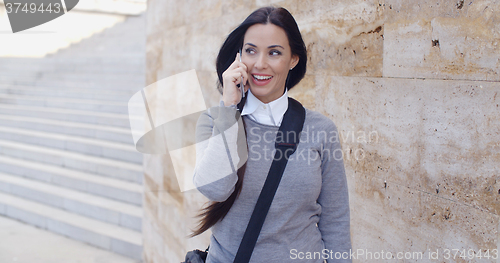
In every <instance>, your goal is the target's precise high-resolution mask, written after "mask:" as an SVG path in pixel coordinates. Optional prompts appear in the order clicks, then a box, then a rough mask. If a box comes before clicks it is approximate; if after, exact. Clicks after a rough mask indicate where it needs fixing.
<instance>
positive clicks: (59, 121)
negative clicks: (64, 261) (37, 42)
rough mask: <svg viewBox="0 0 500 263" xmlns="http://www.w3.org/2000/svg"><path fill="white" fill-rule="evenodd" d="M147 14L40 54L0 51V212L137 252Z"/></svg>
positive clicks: (109, 247)
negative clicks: (136, 125)
mask: <svg viewBox="0 0 500 263" xmlns="http://www.w3.org/2000/svg"><path fill="white" fill-rule="evenodd" d="M144 86H145V17H144V15H141V16H137V17H129V18H128V19H127V20H126V21H125V22H123V23H120V24H118V25H116V26H115V27H113V28H110V29H107V30H105V31H103V32H101V33H99V34H97V35H94V36H92V37H91V38H88V39H85V40H83V41H81V42H80V43H78V44H75V45H72V46H70V47H69V48H67V49H64V50H60V51H59V52H57V53H55V54H52V55H50V56H48V57H45V58H42V59H31V58H0V215H3V216H7V217H11V218H15V219H17V220H20V221H23V222H26V223H29V224H32V225H35V226H38V227H40V228H44V229H48V230H49V231H53V232H55V233H59V234H61V235H65V236H68V237H70V238H73V239H77V240H80V241H83V242H86V243H89V244H92V245H95V246H97V247H101V248H103V249H107V250H110V251H113V252H116V253H119V254H122V255H125V256H128V257H130V258H133V259H136V260H138V261H140V260H141V258H142V236H141V227H142V208H141V205H142V191H143V188H142V154H140V153H139V152H137V151H136V150H135V148H134V144H133V140H132V136H131V132H130V125H129V119H128V118H129V117H128V108H127V107H128V100H129V98H130V97H131V96H132V95H133V94H134V93H135V92H137V91H139V90H141V89H142V88H143V87H144Z"/></svg>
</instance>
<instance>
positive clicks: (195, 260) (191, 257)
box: [182, 248, 208, 263]
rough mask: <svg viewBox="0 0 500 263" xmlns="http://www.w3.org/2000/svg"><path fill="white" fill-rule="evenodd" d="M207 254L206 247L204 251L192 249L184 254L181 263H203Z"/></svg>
mask: <svg viewBox="0 0 500 263" xmlns="http://www.w3.org/2000/svg"><path fill="white" fill-rule="evenodd" d="M207 255H208V248H207V250H205V251H201V250H198V249H196V250H192V251H189V252H188V253H187V254H186V258H185V259H184V262H182V263H205V260H207Z"/></svg>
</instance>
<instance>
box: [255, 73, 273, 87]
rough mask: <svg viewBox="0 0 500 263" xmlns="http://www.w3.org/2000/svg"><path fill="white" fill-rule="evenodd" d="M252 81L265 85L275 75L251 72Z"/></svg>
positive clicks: (258, 84)
mask: <svg viewBox="0 0 500 263" xmlns="http://www.w3.org/2000/svg"><path fill="white" fill-rule="evenodd" d="M251 75H252V81H253V83H254V84H255V85H257V86H265V85H267V84H269V82H271V80H272V78H273V76H271V75H267V74H251Z"/></svg>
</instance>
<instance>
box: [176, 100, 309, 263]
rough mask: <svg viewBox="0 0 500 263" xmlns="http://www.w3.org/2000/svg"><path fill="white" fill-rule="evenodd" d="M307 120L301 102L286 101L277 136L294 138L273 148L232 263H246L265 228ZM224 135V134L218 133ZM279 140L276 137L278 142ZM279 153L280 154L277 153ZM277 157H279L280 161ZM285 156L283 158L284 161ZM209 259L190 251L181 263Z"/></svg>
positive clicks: (199, 252) (202, 261)
mask: <svg viewBox="0 0 500 263" xmlns="http://www.w3.org/2000/svg"><path fill="white" fill-rule="evenodd" d="M246 98H247V97H246V96H245V97H244V98H242V101H241V102H240V103H239V104H238V110H239V111H240V112H241V110H242V109H243V105H244V104H245V100H246ZM305 118H306V111H305V109H304V107H303V106H302V104H300V102H298V101H296V100H295V99H292V98H290V97H289V98H288V109H287V111H286V112H285V115H284V116H283V121H282V122H281V126H280V128H279V131H278V133H280V134H289V132H290V131H293V132H294V134H295V135H296V136H281V137H285V138H282V139H284V141H276V142H275V148H276V152H275V154H274V158H273V162H272V164H271V168H270V169H269V173H268V174H267V178H266V182H265V183H264V186H263V187H262V191H261V192H260V195H259V199H258V200H257V204H256V205H255V208H254V210H253V213H252V216H251V217H250V222H249V223H248V225H247V228H246V230H245V234H243V239H242V240H241V243H240V246H239V248H238V252H237V253H236V256H235V258H234V263H248V262H249V261H250V257H251V256H252V252H253V250H254V248H255V244H256V243H257V238H258V237H259V234H260V230H261V229H262V226H263V225H264V220H265V219H266V216H267V213H268V212H269V208H270V207H271V203H272V201H273V199H274V195H275V194H276V190H277V189H278V185H279V183H280V181H281V178H282V177H283V172H284V171H285V167H286V164H287V162H288V158H290V156H291V155H292V154H293V153H294V152H295V150H296V149H297V145H298V144H299V141H300V133H301V132H302V128H303V127H304V120H305ZM221 134H222V135H224V134H223V133H221ZM278 138H279V136H277V137H276V139H278ZM278 151H280V152H279V153H278ZM276 156H280V158H279V159H277V158H276ZM283 156H285V158H283ZM207 255H208V248H207V249H206V250H205V252H203V251H200V250H193V251H189V252H188V253H187V255H186V259H185V262H182V263H204V262H205V260H206V258H207Z"/></svg>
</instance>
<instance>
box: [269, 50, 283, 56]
mask: <svg viewBox="0 0 500 263" xmlns="http://www.w3.org/2000/svg"><path fill="white" fill-rule="evenodd" d="M269 54H270V55H271V56H279V55H281V52H280V51H278V50H273V51H271V52H269Z"/></svg>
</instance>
